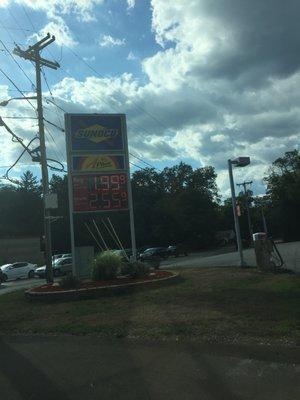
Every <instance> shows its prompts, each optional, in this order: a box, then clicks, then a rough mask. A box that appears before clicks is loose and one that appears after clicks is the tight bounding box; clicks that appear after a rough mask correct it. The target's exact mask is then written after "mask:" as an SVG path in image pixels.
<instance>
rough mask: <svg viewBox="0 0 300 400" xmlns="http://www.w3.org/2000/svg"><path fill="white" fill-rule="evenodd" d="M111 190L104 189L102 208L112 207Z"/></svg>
mask: <svg viewBox="0 0 300 400" xmlns="http://www.w3.org/2000/svg"><path fill="white" fill-rule="evenodd" d="M108 197H109V190H108V189H103V190H102V204H103V206H102V208H104V209H105V210H108V209H110V208H111V207H110V200H109V198H108Z"/></svg>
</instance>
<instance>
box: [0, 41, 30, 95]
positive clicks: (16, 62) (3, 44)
mask: <svg viewBox="0 0 300 400" xmlns="http://www.w3.org/2000/svg"><path fill="white" fill-rule="evenodd" d="M0 42H1V44H2V46H3V47H4V48H5V50H6V51H7V52H8V54H9V55H10V57H11V58H12V60H13V61H14V63H15V64H16V65H17V66H18V68H19V69H20V70H21V71H22V72H23V74H24V75H25V76H26V78H27V79H28V80H29V82H30V83H31V85H32V88H34V89H35V85H34V83H33V82H32V80H31V79H30V78H29V76H28V75H27V74H26V72H25V71H24V69H23V68H22V67H21V65H20V64H19V63H18V61H17V60H16V59H15V57H14V56H13V55H12V53H11V52H10V50H9V49H8V48H7V47H6V45H5V43H4V42H3V41H2V40H1V39H0Z"/></svg>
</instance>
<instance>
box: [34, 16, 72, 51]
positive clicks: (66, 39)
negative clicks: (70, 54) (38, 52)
mask: <svg viewBox="0 0 300 400" xmlns="http://www.w3.org/2000/svg"><path fill="white" fill-rule="evenodd" d="M48 32H49V33H50V34H51V35H54V36H55V39H56V44H57V45H58V46H67V47H71V48H72V47H74V46H76V45H77V44H78V42H77V41H76V40H75V39H74V38H73V35H72V32H71V31H70V29H69V27H68V26H67V25H66V24H65V22H64V20H63V19H62V18H60V17H55V19H54V20H53V21H51V22H49V23H48V24H46V25H45V26H44V28H42V29H41V30H40V31H39V33H38V34H34V35H32V36H30V37H29V38H28V40H29V41H30V40H31V39H32V38H35V39H37V40H40V39H41V38H43V37H44V36H46V35H47V33H48Z"/></svg>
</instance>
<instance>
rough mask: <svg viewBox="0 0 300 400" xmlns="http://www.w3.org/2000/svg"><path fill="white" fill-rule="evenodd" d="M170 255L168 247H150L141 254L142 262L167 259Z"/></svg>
mask: <svg viewBox="0 0 300 400" xmlns="http://www.w3.org/2000/svg"><path fill="white" fill-rule="evenodd" d="M168 256H169V254H168V251H167V249H166V247H150V249H147V250H145V251H144V252H143V253H141V254H140V259H141V260H142V261H147V260H153V259H161V258H162V259H166V258H168Z"/></svg>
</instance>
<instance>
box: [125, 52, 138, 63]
mask: <svg viewBox="0 0 300 400" xmlns="http://www.w3.org/2000/svg"><path fill="white" fill-rule="evenodd" d="M137 59H138V58H137V57H136V56H135V55H134V54H133V52H132V51H130V52H129V53H128V56H127V60H129V61H135V60H137Z"/></svg>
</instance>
